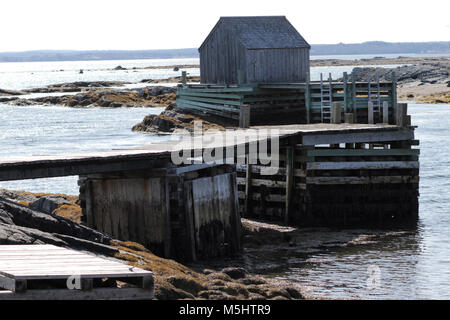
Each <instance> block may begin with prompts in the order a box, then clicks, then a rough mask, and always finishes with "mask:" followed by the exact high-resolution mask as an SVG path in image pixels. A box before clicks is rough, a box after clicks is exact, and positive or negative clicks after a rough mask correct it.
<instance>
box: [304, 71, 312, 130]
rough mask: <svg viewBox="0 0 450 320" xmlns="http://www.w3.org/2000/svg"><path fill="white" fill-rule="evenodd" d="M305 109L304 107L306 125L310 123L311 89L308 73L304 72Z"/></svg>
mask: <svg viewBox="0 0 450 320" xmlns="http://www.w3.org/2000/svg"><path fill="white" fill-rule="evenodd" d="M305 107H306V123H311V115H310V113H311V88H310V75H309V71H307V72H306V86H305Z"/></svg>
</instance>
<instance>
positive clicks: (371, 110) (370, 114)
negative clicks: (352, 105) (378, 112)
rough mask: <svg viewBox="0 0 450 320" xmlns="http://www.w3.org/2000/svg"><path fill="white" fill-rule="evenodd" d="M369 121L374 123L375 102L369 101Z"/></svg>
mask: <svg viewBox="0 0 450 320" xmlns="http://www.w3.org/2000/svg"><path fill="white" fill-rule="evenodd" d="M367 117H368V119H367V123H370V124H373V103H372V101H369V102H368V103H367Z"/></svg>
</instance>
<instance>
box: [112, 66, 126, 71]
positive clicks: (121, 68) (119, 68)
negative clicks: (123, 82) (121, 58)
mask: <svg viewBox="0 0 450 320" xmlns="http://www.w3.org/2000/svg"><path fill="white" fill-rule="evenodd" d="M114 70H127V68H124V67H122V66H117V67H115V68H114Z"/></svg>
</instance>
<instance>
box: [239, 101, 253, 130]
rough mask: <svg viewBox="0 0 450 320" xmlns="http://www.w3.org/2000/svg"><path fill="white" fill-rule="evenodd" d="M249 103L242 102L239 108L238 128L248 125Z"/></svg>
mask: <svg viewBox="0 0 450 320" xmlns="http://www.w3.org/2000/svg"><path fill="white" fill-rule="evenodd" d="M250 108H251V107H250V105H248V104H243V105H241V106H240V109H239V128H248V127H249V126H250Z"/></svg>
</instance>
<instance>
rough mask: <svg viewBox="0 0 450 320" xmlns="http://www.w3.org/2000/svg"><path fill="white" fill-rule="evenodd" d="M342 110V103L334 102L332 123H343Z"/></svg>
mask: <svg viewBox="0 0 450 320" xmlns="http://www.w3.org/2000/svg"><path fill="white" fill-rule="evenodd" d="M341 110H342V106H341V103H340V102H333V104H332V106H331V121H330V122H331V123H341Z"/></svg>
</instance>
